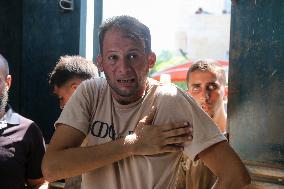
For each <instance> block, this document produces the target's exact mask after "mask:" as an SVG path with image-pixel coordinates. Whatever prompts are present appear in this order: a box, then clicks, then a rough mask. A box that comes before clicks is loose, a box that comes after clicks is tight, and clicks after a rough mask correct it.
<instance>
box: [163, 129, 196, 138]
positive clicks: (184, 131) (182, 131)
mask: <svg viewBox="0 0 284 189" xmlns="http://www.w3.org/2000/svg"><path fill="white" fill-rule="evenodd" d="M192 131H193V129H192V126H187V127H182V128H178V129H172V130H169V131H164V136H165V137H166V138H171V137H175V136H181V135H187V136H188V137H192Z"/></svg>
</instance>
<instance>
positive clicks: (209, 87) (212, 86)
mask: <svg viewBox="0 0 284 189" xmlns="http://www.w3.org/2000/svg"><path fill="white" fill-rule="evenodd" d="M217 88H218V86H217V85H213V84H212V85H209V86H208V90H210V91H213V90H215V89H217Z"/></svg>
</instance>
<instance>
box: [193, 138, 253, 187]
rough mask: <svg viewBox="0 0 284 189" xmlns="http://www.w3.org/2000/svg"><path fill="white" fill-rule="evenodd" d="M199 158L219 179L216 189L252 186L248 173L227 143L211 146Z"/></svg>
mask: <svg viewBox="0 0 284 189" xmlns="http://www.w3.org/2000/svg"><path fill="white" fill-rule="evenodd" d="M198 157H199V158H200V159H201V160H202V161H203V162H204V163H205V164H206V166H207V167H208V168H209V169H210V170H211V171H212V172H213V173H214V174H215V175H216V176H217V177H218V178H217V182H216V183H215V185H214V187H213V188H214V189H227V188H230V189H242V188H244V187H249V186H250V187H251V186H252V185H250V184H251V178H250V176H249V174H248V171H247V170H246V168H245V166H244V164H243V163H242V161H241V159H240V158H239V156H238V155H237V154H236V152H235V151H234V150H233V149H232V148H231V146H230V145H229V143H228V142H227V141H222V142H219V143H217V144H214V145H213V146H210V147H209V148H207V149H206V150H204V151H202V152H201V153H199V154H198ZM248 189H249V188H248Z"/></svg>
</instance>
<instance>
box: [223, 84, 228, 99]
mask: <svg viewBox="0 0 284 189" xmlns="http://www.w3.org/2000/svg"><path fill="white" fill-rule="evenodd" d="M228 93H229V91H228V86H225V87H224V96H223V100H224V101H225V102H227V101H228Z"/></svg>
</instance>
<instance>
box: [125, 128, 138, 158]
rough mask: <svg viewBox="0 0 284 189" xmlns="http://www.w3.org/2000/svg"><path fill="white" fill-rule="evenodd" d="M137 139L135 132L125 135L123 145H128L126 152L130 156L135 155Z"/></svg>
mask: <svg viewBox="0 0 284 189" xmlns="http://www.w3.org/2000/svg"><path fill="white" fill-rule="evenodd" d="M136 140H137V135H136V134H135V133H133V134H130V135H127V136H126V137H124V141H123V145H124V146H125V147H126V152H127V154H128V155H129V156H131V155H135V154H134V153H135V152H134V150H135V142H136Z"/></svg>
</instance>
